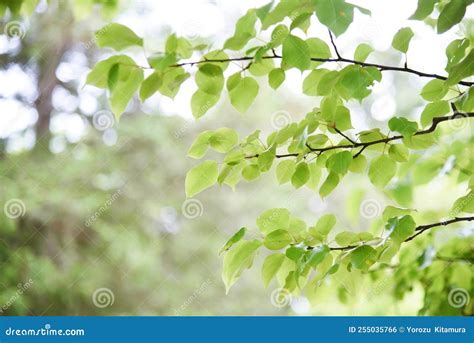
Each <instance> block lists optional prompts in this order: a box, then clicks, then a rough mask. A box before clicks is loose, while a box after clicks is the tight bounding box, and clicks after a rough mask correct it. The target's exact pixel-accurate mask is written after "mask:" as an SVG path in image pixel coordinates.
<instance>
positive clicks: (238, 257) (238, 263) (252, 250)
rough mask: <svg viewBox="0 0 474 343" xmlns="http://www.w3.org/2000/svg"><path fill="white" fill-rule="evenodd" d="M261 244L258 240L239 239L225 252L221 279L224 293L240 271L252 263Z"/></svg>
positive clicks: (236, 278) (237, 277)
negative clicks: (232, 247) (224, 289)
mask: <svg viewBox="0 0 474 343" xmlns="http://www.w3.org/2000/svg"><path fill="white" fill-rule="evenodd" d="M261 245H262V243H261V242H260V241H258V240H253V241H240V242H238V243H237V244H235V247H234V249H232V250H230V251H229V252H228V253H226V254H225V256H224V265H223V269H222V280H223V281H224V284H225V288H226V293H229V290H230V288H231V287H232V285H233V284H234V283H235V282H236V281H237V280H238V279H239V277H240V275H241V274H242V272H243V271H244V270H245V269H246V268H249V267H250V266H251V265H252V263H253V259H254V257H255V254H256V251H257V249H258V248H260V246H261Z"/></svg>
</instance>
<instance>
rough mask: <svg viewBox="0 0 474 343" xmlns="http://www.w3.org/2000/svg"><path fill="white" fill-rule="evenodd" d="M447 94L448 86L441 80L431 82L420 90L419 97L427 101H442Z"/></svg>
mask: <svg viewBox="0 0 474 343" xmlns="http://www.w3.org/2000/svg"><path fill="white" fill-rule="evenodd" d="M447 92H448V86H446V84H445V82H444V81H443V80H438V79H435V80H431V81H430V82H428V83H427V84H426V85H425V86H424V87H423V89H422V90H421V96H422V97H423V99H425V100H427V101H436V100H440V99H442V98H443V97H444V96H445V95H446V93H447Z"/></svg>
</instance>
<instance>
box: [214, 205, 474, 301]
mask: <svg viewBox="0 0 474 343" xmlns="http://www.w3.org/2000/svg"><path fill="white" fill-rule="evenodd" d="M414 213H415V211H414V210H412V209H404V208H398V207H394V206H387V207H386V208H385V210H384V211H383V213H382V220H383V222H384V223H385V226H384V227H383V229H382V230H377V231H380V232H379V234H378V235H376V234H373V233H371V232H367V231H363V232H354V231H341V230H337V227H338V226H340V225H337V220H336V217H335V216H334V215H332V214H326V215H323V216H321V217H320V218H319V220H318V221H317V222H315V223H314V225H312V226H307V225H306V223H305V222H304V221H303V220H301V219H299V218H296V217H294V216H292V215H291V213H290V212H289V211H288V210H287V209H285V208H274V209H270V210H267V211H265V212H263V213H262V214H261V215H260V216H259V217H258V218H257V221H256V224H257V227H258V231H259V235H261V236H262V238H261V239H252V240H246V239H245V234H246V230H247V229H246V228H242V229H240V230H239V231H238V232H237V233H236V234H235V235H234V236H233V237H231V238H230V240H229V241H228V242H227V243H226V244H225V246H224V247H223V249H222V251H227V250H229V252H228V253H227V254H226V255H225V257H224V269H223V273H222V277H223V280H224V283H225V285H226V288H227V291H229V289H230V288H231V287H232V285H233V284H234V283H235V282H236V281H237V279H238V278H239V277H240V275H241V274H242V272H243V271H244V270H245V269H247V268H250V267H251V266H252V264H253V261H254V258H255V256H256V255H257V253H258V252H259V251H261V250H265V255H266V257H265V260H264V261H263V264H262V267H261V273H262V279H263V283H264V285H265V286H266V287H267V286H268V285H269V284H270V282H271V281H272V280H273V279H274V278H276V280H277V282H278V283H279V285H280V287H283V288H285V289H287V290H288V291H289V292H295V293H299V292H301V291H303V290H304V291H305V293H306V294H307V295H308V297H309V298H311V293H314V292H316V288H317V287H318V286H320V285H321V283H322V282H323V281H324V279H325V278H330V277H332V275H334V276H333V277H335V278H336V279H337V278H338V276H339V275H338V273H342V274H345V273H347V272H348V271H349V272H350V271H351V270H352V269H354V270H358V271H359V272H369V271H370V272H372V271H376V270H378V269H380V268H377V266H379V267H382V268H381V269H383V268H384V267H387V266H390V265H391V262H392V260H393V259H394V257H395V255H397V254H398V252H399V251H400V249H401V246H402V244H403V243H404V242H405V241H407V240H408V239H409V238H410V237H412V236H413V235H414V234H415V233H416V232H417V231H419V228H417V224H416V223H415V220H414V217H413V216H412V215H414ZM470 244H472V242H471V243H470ZM425 245H426V244H425ZM458 245H459V243H458ZM464 245H465V246H464V249H463V250H458V251H456V250H452V249H451V250H449V252H446V250H447V249H440V250H439V252H438V253H439V254H440V255H441V256H452V255H453V254H454V256H458V255H459V252H463V254H464V255H466V256H467V257H466V256H464V258H471V257H472V256H471V257H469V256H470V255H472V251H471V250H470V248H469V244H466V243H465V244H464ZM425 248H426V246H425ZM267 251H268V252H267ZM402 251H403V252H404V254H405V255H407V254H412V256H413V255H415V256H417V257H419V254H420V252H419V250H416V249H415V250H413V249H408V250H406V249H405V250H402ZM405 251H409V253H407V252H405ZM421 251H423V249H421ZM456 253H457V254H458V255H456ZM405 255H402V256H401V258H400V260H401V262H400V263H401V264H403V265H405V259H406V257H405ZM424 255H426V256H425V259H426V258H430V259H431V260H430V263H429V264H428V262H427V261H424V260H423V259H422V258H419V261H421V263H412V264H407V266H410V268H411V269H413V270H416V269H417V268H418V267H419V266H420V265H421V264H423V261H424V263H425V267H428V266H431V263H432V260H433V257H434V256H433V255H432V254H431V255H429V254H426V253H425V254H424ZM428 255H429V256H428ZM458 257H459V256H458ZM410 258H411V257H410ZM431 268H436V265H433V266H432V267H431ZM400 273H401V275H397V277H398V279H399V280H398V281H397V282H398V285H397V287H396V288H395V293H396V294H397V295H398V297H400V296H401V295H403V294H404V293H405V291H402V290H401V288H402V287H410V285H411V283H412V282H413V281H412V278H410V280H409V281H410V284H406V285H405V284H402V281H401V280H400V279H401V278H402V275H405V273H406V272H405V271H403V272H400ZM469 275H470V274H469ZM463 277H464V276H463ZM466 277H467V280H470V277H469V276H466ZM407 282H408V281H407Z"/></svg>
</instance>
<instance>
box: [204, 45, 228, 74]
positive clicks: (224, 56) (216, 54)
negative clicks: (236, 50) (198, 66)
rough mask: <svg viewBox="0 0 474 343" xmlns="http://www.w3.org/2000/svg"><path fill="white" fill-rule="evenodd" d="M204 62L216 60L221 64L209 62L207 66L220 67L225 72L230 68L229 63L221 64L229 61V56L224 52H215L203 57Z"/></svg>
mask: <svg viewBox="0 0 474 343" xmlns="http://www.w3.org/2000/svg"><path fill="white" fill-rule="evenodd" d="M202 59H203V60H211V61H212V60H216V61H219V62H208V63H206V64H212V65H215V66H218V67H220V68H221V69H222V70H223V71H224V70H226V69H227V67H228V66H229V62H220V61H223V60H228V59H229V55H227V54H226V53H225V52H224V51H223V50H213V51H210V52H208V53H207V54H205V55H204V56H202Z"/></svg>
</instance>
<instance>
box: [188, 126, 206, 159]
mask: <svg viewBox="0 0 474 343" xmlns="http://www.w3.org/2000/svg"><path fill="white" fill-rule="evenodd" d="M211 136H212V131H203V132H201V133H200V134H199V136H197V138H196V140H195V141H194V142H193V144H192V145H191V147H190V148H189V150H188V156H189V157H192V158H196V159H199V158H202V157H203V156H204V155H205V154H206V152H207V149H208V147H209V138H211Z"/></svg>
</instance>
